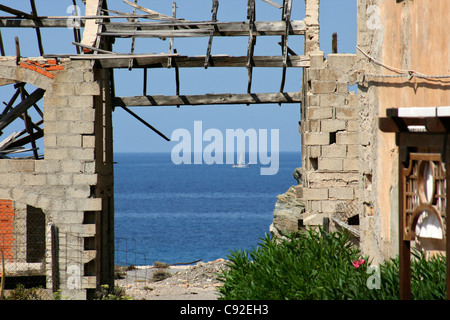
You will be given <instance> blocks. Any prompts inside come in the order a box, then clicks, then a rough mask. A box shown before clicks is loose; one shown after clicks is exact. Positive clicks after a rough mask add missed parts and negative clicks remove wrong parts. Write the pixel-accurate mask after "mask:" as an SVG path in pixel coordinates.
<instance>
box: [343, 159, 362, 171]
mask: <svg viewBox="0 0 450 320" xmlns="http://www.w3.org/2000/svg"><path fill="white" fill-rule="evenodd" d="M344 170H346V171H359V158H354V159H344Z"/></svg>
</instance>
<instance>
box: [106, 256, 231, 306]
mask: <svg viewBox="0 0 450 320" xmlns="http://www.w3.org/2000/svg"><path fill="white" fill-rule="evenodd" d="M227 262H228V261H227V260H224V259H217V260H215V261H210V262H198V263H196V264H194V265H176V266H168V265H164V264H155V265H153V266H139V267H132V268H130V267H129V268H126V269H123V268H122V269H121V270H118V271H117V272H116V274H117V278H118V279H116V281H115V285H116V287H117V288H120V289H122V290H123V291H124V292H123V295H124V296H126V297H130V298H131V299H132V300H217V299H218V297H219V296H218V291H217V290H218V287H219V286H220V285H221V284H220V282H219V281H218V279H217V274H218V273H220V272H221V271H222V270H224V268H226V267H227Z"/></svg>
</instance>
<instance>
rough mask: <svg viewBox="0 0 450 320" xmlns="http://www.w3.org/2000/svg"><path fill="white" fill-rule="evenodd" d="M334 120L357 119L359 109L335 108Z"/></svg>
mask: <svg viewBox="0 0 450 320" xmlns="http://www.w3.org/2000/svg"><path fill="white" fill-rule="evenodd" d="M336 119H349V120H352V119H353V120H355V119H359V108H355V107H337V108H336Z"/></svg>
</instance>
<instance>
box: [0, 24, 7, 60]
mask: <svg viewBox="0 0 450 320" xmlns="http://www.w3.org/2000/svg"><path fill="white" fill-rule="evenodd" d="M0 54H1V55H2V57H4V56H6V53H5V47H4V46H3V37H2V31H1V30H0Z"/></svg>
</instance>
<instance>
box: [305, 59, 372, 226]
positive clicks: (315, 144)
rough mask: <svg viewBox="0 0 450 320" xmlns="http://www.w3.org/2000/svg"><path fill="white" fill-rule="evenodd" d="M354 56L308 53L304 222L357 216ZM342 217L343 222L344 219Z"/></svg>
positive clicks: (358, 141) (358, 143)
mask: <svg viewBox="0 0 450 320" xmlns="http://www.w3.org/2000/svg"><path fill="white" fill-rule="evenodd" d="M355 64H356V55H354V54H329V55H328V56H327V58H326V59H325V58H324V55H323V53H315V54H311V66H310V67H309V68H307V69H306V70H305V73H304V79H303V87H302V88H303V94H304V103H303V106H302V114H303V116H302V122H301V133H302V135H303V144H302V161H303V162H302V163H303V186H304V190H303V198H304V200H305V210H306V211H305V214H304V219H303V222H304V224H305V225H321V224H322V222H323V219H324V218H329V219H330V218H333V217H334V218H336V219H341V220H346V219H347V218H349V217H351V216H353V215H358V214H359V213H360V212H359V204H358V195H359V193H360V189H361V187H362V186H361V183H360V180H361V179H360V178H361V177H360V165H361V164H360V146H361V145H362V144H364V143H365V142H364V141H363V139H364V136H363V135H361V134H360V125H359V113H360V108H359V102H358V95H357V94H356V93H355V92H352V91H351V90H350V91H349V86H352V85H354V84H355V83H356V80H357V76H358V74H357V72H356V70H355ZM344 222H346V221H344Z"/></svg>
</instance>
